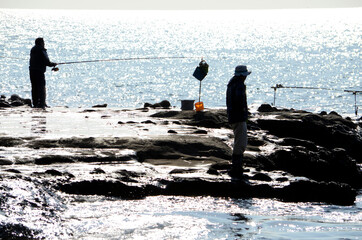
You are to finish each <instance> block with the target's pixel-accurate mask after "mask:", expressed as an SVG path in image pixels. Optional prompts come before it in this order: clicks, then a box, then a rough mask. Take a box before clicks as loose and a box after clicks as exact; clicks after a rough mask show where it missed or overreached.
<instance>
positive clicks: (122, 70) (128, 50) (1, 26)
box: [0, 9, 362, 114]
mask: <svg viewBox="0 0 362 240" xmlns="http://www.w3.org/2000/svg"><path fill="white" fill-rule="evenodd" d="M35 13H36V14H35ZM347 15H348V18H346V17H345V16H347ZM360 16H361V9H318V10H272V11H263V10H260V11H252V10H250V11H153V12H152V11H142V12H137V11H50V10H49V11H41V10H39V11H26V10H1V11H0V20H1V21H0V33H1V34H0V36H1V40H2V42H4V43H6V44H3V45H1V51H0V55H2V56H3V55H5V56H11V57H19V58H22V59H28V53H29V51H30V48H31V47H32V45H33V41H34V39H35V38H36V37H38V36H43V37H44V38H45V40H46V47H48V49H49V50H48V53H49V56H50V58H51V60H53V61H56V62H69V61H82V60H95V59H110V58H128V57H158V56H185V57H191V58H188V59H153V60H138V61H116V62H98V63H87V64H70V65H60V72H57V73H52V72H50V71H48V72H47V79H48V82H47V87H48V102H49V105H52V106H54V105H60V106H64V105H68V106H70V107H78V106H82V107H87V106H88V107H89V106H91V105H95V104H100V103H108V104H109V106H112V107H122V108H125V107H131V108H134V107H141V106H143V103H145V102H156V101H161V100H163V99H168V100H169V101H170V102H171V103H172V105H174V106H179V105H180V102H179V100H180V99H197V98H198V91H199V83H198V81H197V80H195V79H194V78H193V77H192V76H191V75H192V72H193V69H194V68H195V67H196V66H197V64H198V62H199V60H200V59H201V57H204V58H205V59H206V60H207V61H208V63H209V64H210V71H209V75H208V76H207V77H206V78H205V80H204V81H203V86H202V101H203V102H204V103H205V106H207V107H223V106H225V88H226V84H227V82H228V80H229V79H230V77H231V76H232V74H233V69H234V67H235V66H236V65H238V64H241V63H242V64H247V65H248V66H249V68H250V69H251V70H252V72H253V74H252V75H250V77H249V78H248V80H247V86H248V98H249V102H250V103H258V104H260V103H264V102H267V103H272V102H273V90H272V89H271V86H275V85H276V84H283V85H284V86H306V87H324V88H336V89H338V90H339V91H323V90H316V91H313V92H310V91H308V90H302V89H292V90H287V89H279V90H278V91H277V100H276V104H277V106H285V107H294V108H301V109H306V110H310V111H320V110H327V111H329V110H336V111H338V112H340V113H349V114H351V113H353V111H354V108H353V103H354V99H353V96H352V95H351V94H349V93H345V92H343V91H341V90H343V89H355V90H361V89H360V88H361V72H362V71H361V66H362V64H361V55H360V52H361V51H360V50H361V44H360V42H361V35H362V27H361V21H360V20H361V18H360ZM0 66H1V68H0V75H1V76H2V78H3V79H2V81H1V83H0V92H1V93H3V94H7V95H10V94H13V93H17V94H19V95H22V96H24V97H30V86H29V85H30V84H29V80H28V69H27V68H28V63H27V61H26V60H25V61H24V60H16V59H4V58H0ZM119 86H122V87H119ZM360 101H361V100H360V99H359V100H358V104H360ZM346 106H348V107H346Z"/></svg>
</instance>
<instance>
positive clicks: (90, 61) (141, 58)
mask: <svg viewBox="0 0 362 240" xmlns="http://www.w3.org/2000/svg"><path fill="white" fill-rule="evenodd" d="M182 58H196V57H135V58H113V59H96V60H85V61H75V62H60V63H57V64H58V65H65V64H75V63H92V62H111V61H131V60H150V59H182Z"/></svg>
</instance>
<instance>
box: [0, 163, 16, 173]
mask: <svg viewBox="0 0 362 240" xmlns="http://www.w3.org/2000/svg"><path fill="white" fill-rule="evenodd" d="M0 165H1V164H0ZM5 171H6V172H11V173H21V172H20V171H19V170H17V169H7V170H5Z"/></svg>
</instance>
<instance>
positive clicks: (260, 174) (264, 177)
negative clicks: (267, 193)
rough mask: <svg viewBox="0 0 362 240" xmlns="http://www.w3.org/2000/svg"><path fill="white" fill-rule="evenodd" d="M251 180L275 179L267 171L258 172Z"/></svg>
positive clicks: (266, 180) (267, 180) (268, 180)
mask: <svg viewBox="0 0 362 240" xmlns="http://www.w3.org/2000/svg"><path fill="white" fill-rule="evenodd" d="M250 179H251V180H258V181H264V182H271V181H272V180H273V179H272V178H271V177H269V176H268V175H266V174H265V173H257V174H255V175H254V176H252V177H251V178H250Z"/></svg>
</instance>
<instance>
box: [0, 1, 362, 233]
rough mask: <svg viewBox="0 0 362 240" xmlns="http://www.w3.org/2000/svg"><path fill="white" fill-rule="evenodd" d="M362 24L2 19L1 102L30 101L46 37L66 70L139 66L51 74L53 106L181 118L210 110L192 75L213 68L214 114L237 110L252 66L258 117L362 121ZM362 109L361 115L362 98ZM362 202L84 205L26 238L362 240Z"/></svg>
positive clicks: (192, 17) (121, 14) (106, 201)
mask: <svg viewBox="0 0 362 240" xmlns="http://www.w3.org/2000/svg"><path fill="white" fill-rule="evenodd" d="M361 13H362V9H360V8H357V9H318V10H316V9H308V10H306V9H302V10H248V11H247V10H240V11H78V10H77V11H76V10H67V11H63V10H5V9H1V10H0V56H1V57H0V78H1V79H0V93H1V94H5V95H7V96H10V95H11V94H18V95H20V96H21V97H27V98H30V96H31V89H30V81H29V76H28V59H29V52H30V49H31V47H32V46H33V45H34V40H35V38H37V37H44V39H45V42H46V48H48V54H49V57H50V59H51V60H52V61H54V62H77V61H89V60H105V59H127V58H132V59H133V60H123V61H107V62H94V63H74V64H67V65H59V68H60V71H58V72H51V71H50V69H49V68H48V71H47V73H46V78H47V102H48V104H49V105H51V106H69V107H90V106H92V105H95V104H102V103H107V104H108V105H109V106H110V107H119V108H136V107H142V106H143V104H144V103H145V102H151V103H154V102H158V101H161V100H163V99H167V100H169V101H170V102H171V104H172V105H173V106H176V107H179V106H180V100H182V99H195V100H198V98H199V86H200V84H199V81H198V80H196V79H195V78H193V77H192V73H193V71H194V69H195V67H196V66H197V65H198V63H199V61H200V60H201V58H203V59H205V60H206V61H207V63H208V64H209V65H210V69H209V74H208V76H207V77H206V78H205V79H204V80H203V81H202V91H201V101H203V102H204V104H205V107H225V89H226V84H227V82H228V80H229V79H230V78H231V77H232V75H233V71H234V68H235V66H236V65H238V64H245V65H247V66H248V68H249V69H250V70H251V71H252V74H251V75H250V76H249V77H248V79H247V82H246V84H247V89H248V100H249V104H250V105H258V104H261V103H274V102H275V105H276V106H280V107H290V108H291V107H292V108H295V109H304V110H309V111H314V112H318V111H322V110H325V111H332V110H334V111H337V112H339V113H342V114H346V115H352V116H353V115H354V96H353V95H352V94H351V93H348V92H345V91H344V90H362V89H361V68H362V64H361V53H360V52H361V40H362V25H361V23H362V21H361V20H362V18H361V16H362V14H361ZM164 57H170V58H164ZM179 57H184V58H179ZM134 58H135V59H134ZM137 58H151V59H142V60H141V59H138V60H137ZM276 84H282V85H283V86H289V87H306V88H307V89H303V88H280V89H277V91H276V94H275V98H274V90H273V89H272V88H271V87H272V86H275V85H276ZM310 88H316V89H310ZM356 99H357V105H359V106H360V105H361V96H360V95H358V94H357V95H356ZM50 200H52V199H50ZM54 202H56V201H54ZM361 202H362V198H361V194H360V195H359V196H358V198H357V199H356V204H355V205H353V206H347V207H345V206H335V205H325V204H323V203H282V202H279V201H277V200H272V199H246V200H234V199H219V198H212V197H197V198H190V197H172V196H157V197H148V198H146V199H144V200H137V201H120V200H119V199H112V198H103V197H94V198H92V197H89V198H87V199H83V198H82V196H74V198H73V199H71V200H69V202H68V204H67V207H66V208H65V210H64V214H63V215H62V221H61V223H58V222H54V223H48V224H47V226H44V222H42V221H32V218H31V215H29V218H27V217H26V214H25V213H21V214H22V219H23V220H22V221H23V223H24V224H25V225H26V226H28V227H30V228H32V229H43V232H44V237H45V238H47V239H56V238H63V239H360V238H361V235H362V227H361V226H362V215H361V210H362V209H361V208H362V206H361ZM24 214H25V215H24ZM19 216H20V215H19ZM19 216H15V217H14V219H10V218H11V217H5V216H3V215H2V213H1V212H0V220H1V221H14V222H18V221H19Z"/></svg>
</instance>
